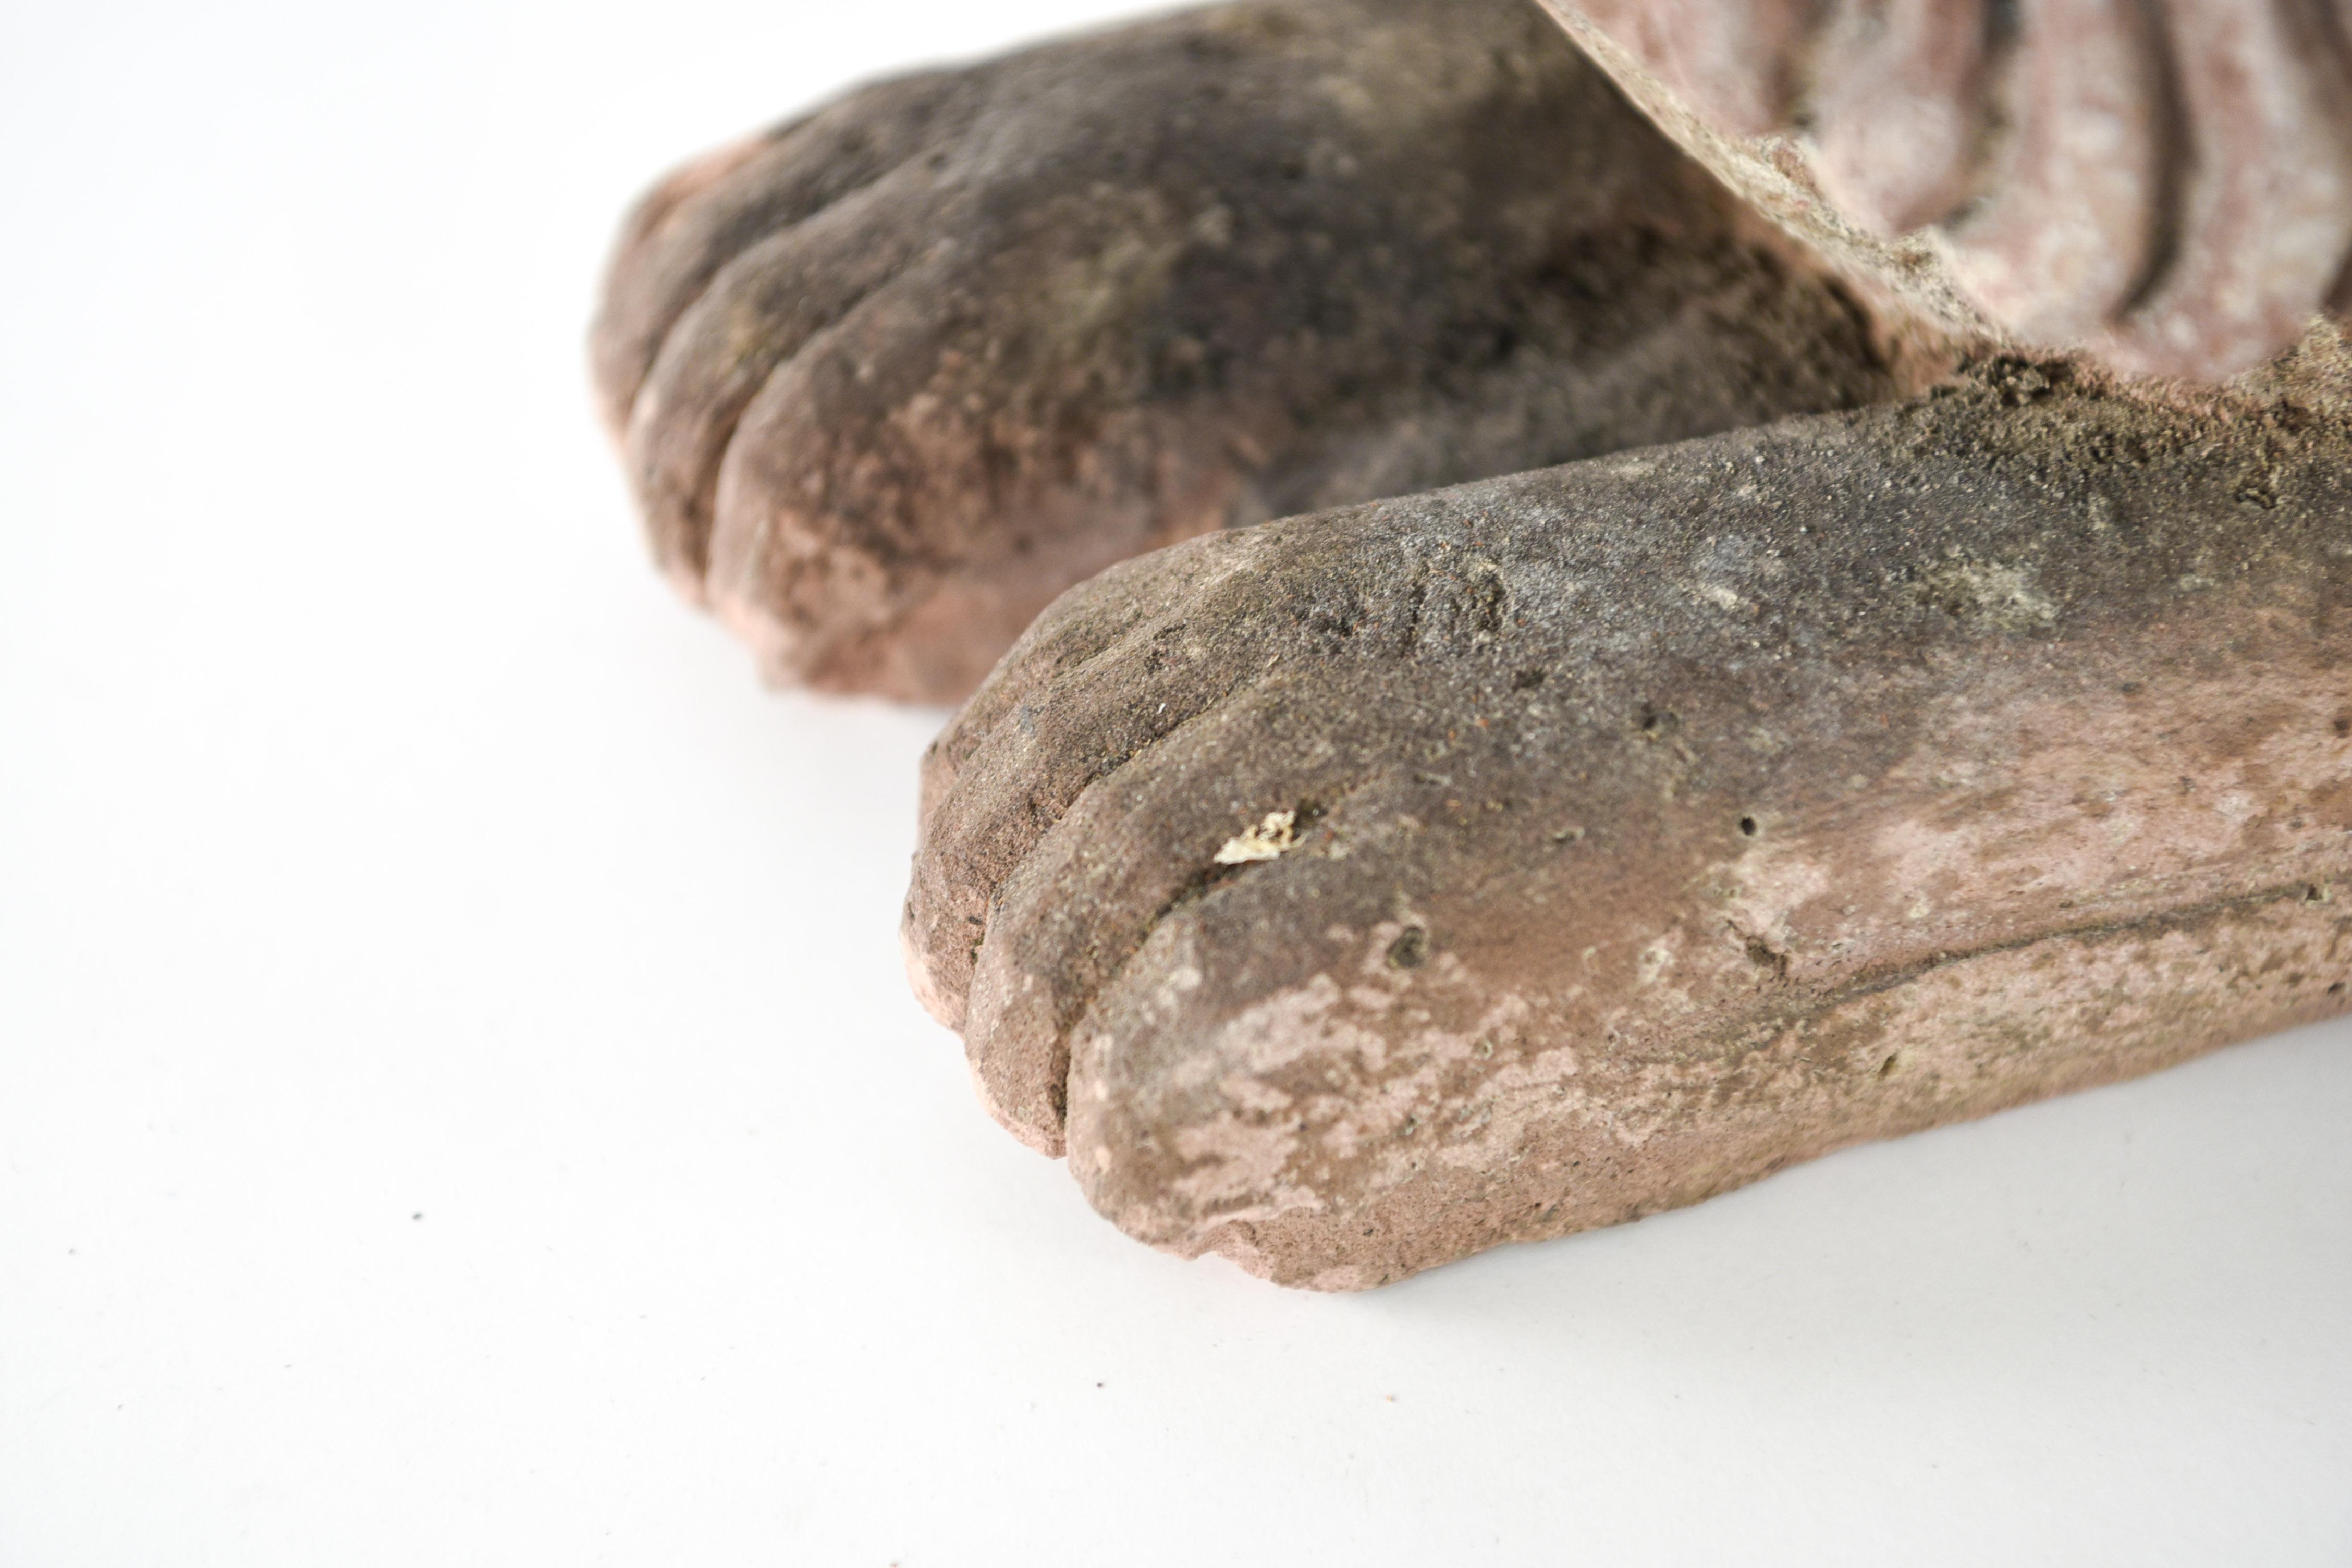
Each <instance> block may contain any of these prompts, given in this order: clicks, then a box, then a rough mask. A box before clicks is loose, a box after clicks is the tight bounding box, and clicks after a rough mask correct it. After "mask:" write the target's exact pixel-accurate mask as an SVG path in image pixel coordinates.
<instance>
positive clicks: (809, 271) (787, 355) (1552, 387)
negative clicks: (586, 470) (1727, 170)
mask: <svg viewBox="0 0 2352 1568" xmlns="http://www.w3.org/2000/svg"><path fill="white" fill-rule="evenodd" d="M1937 352H1938V351H1937V350H1935V349H1934V347H1933V345H1932V343H1930V342H1927V340H1926V339H1924V338H1920V339H1917V341H1914V339H1912V338H1906V337H1903V336H1902V335H1900V334H1894V333H1890V332H1888V331H1885V330H1884V329H1883V328H1882V327H1881V326H1880V324H1879V323H1878V321H1876V320H1875V319H1874V317H1872V316H1871V315H1870V314H1868V313H1866V312H1864V310H1862V309H1861V308H1859V307H1858V306H1857V305H1856V303H1855V302H1854V300H1853V297H1852V295H1851V293H1850V292H1849V291H1848V290H1847V289H1846V288H1845V287H1844V286H1843V284H1840V283H1837V282H1834V281H1832V279H1830V277H1829V275H1828V274H1827V273H1826V271H1825V270H1824V269H1823V268H1821V267H1819V266H1817V265H1815V264H1813V263H1812V262H1811V261H1809V260H1805V259H1801V257H1800V253H1799V251H1798V250H1797V248H1796V247H1794V246H1792V245H1791V244H1790V243H1789V242H1788V241H1787V240H1786V239H1785V238H1784V237H1781V236H1780V235H1779V234H1778V233H1777V231H1775V230H1774V229H1772V227H1771V226H1770V225H1769V224H1767V223H1765V222H1763V221H1762V220H1760V219H1758V218H1756V217H1754V216H1751V215H1750V214H1748V212H1747V210H1746V209H1745V208H1744V207H1742V206H1741V205H1739V204H1738V201H1736V200H1735V199H1734V198H1732V197H1731V196H1730V195H1729V194H1728V193H1727V192H1726V191H1725V189H1724V188H1723V187H1722V186H1721V185H1720V184H1717V182H1716V181H1715V180H1714V179H1713V178H1712V177H1711V176H1709V175H1708V174H1706V173H1705V172H1704V171H1703V170H1702V169H1700V168H1699V166H1698V165H1697V164H1696V163H1694V162H1693V161H1692V160H1690V159H1689V158H1688V157H1687V156H1685V154H1684V153H1681V152H1679V151H1677V150H1676V149H1675V147H1674V146H1673V145H1672V143H1670V142H1668V141H1667V140H1666V139H1665V138H1664V137H1663V136H1662V135H1660V134H1659V133H1658V132H1657V131H1656V130H1655V129H1654V128H1653V127H1652V126H1651V125H1650V124H1649V123H1648V121H1645V120H1643V118H1642V116H1641V115H1640V114H1638V113H1636V112H1635V111H1634V110H1632V109H1631V108H1629V107H1628V106H1627V105H1626V103H1625V102H1624V100H1622V98H1621V97H1620V96H1619V95H1618V94H1617V92H1616V90H1615V89H1613V88H1612V87H1611V86H1610V85H1609V84H1608V82H1607V81H1606V80H1605V79H1603V78H1602V77H1601V75H1600V74H1599V72H1598V71H1596V70H1595V69H1594V68H1592V67H1591V65H1589V64H1588V63H1587V62H1586V61H1585V60H1584V59H1583V58H1582V57H1581V56H1580V55H1579V54H1578V53H1577V51H1576V50H1575V48H1574V47H1572V46H1571V45H1570V43H1569V41H1568V40H1567V39H1566V38H1565V37H1562V36H1561V35H1560V34H1559V30H1558V29H1557V28H1556V27H1555V26H1552V25H1551V23H1550V22H1549V20H1548V19H1547V18H1546V17H1545V16H1543V15H1542V13H1541V12H1540V11H1538V9H1536V8H1535V7H1534V6H1533V5H1531V4H1528V3H1527V0H1253V3H1251V4H1245V5H1226V6H1219V7H1215V8H1213V9H1209V10H1203V11H1197V12H1192V13H1187V14H1183V15H1180V16H1172V17H1170V18H1166V19H1164V20H1160V21H1154V22H1150V23H1145V24H1142V25H1139V26H1129V27H1126V28H1123V29H1119V30H1116V31H1112V32H1108V33H1105V34H1102V35H1099V36H1096V37H1085V38H1078V39H1075V40H1072V41H1068V42H1063V43H1056V44H1051V45H1048V46H1045V47H1040V48H1034V49H1030V50H1027V51H1024V52H1023V53H1020V54H1016V55H1013V56H1011V57H1008V58H1003V59H1001V60H997V61H993V62H991V63H988V64H984V65H982V66H979V67H976V68H971V69H968V70H961V71H950V72H940V73H933V74H929V75H925V76H919V77H914V78H909V79H904V80H899V81H892V82H886V83H882V84H880V85H877V86H873V87H868V88H866V89H863V90H861V91H858V92H855V93H852V94H850V95H849V96H847V97H846V98H845V99H843V100H840V101H839V102H837V103H835V104H833V105H831V106H830V107H827V108H825V109H823V110H819V111H817V112H816V113H814V114H812V115H810V116H808V117H806V118H805V119H803V120H800V121H794V122H793V123H791V124H789V125H785V126H783V127H781V128H780V129H778V130H776V131H775V132H771V133H770V134H768V135H766V136H763V137H761V138H758V139H755V140H754V141H751V142H746V143H744V144H742V145H740V146H739V147H735V148H732V149H730V150H727V151H725V152H723V153H719V154H716V155H714V156H712V157H710V158H709V159H706V160H704V161H703V162H701V163H696V164H694V165H692V166H690V167H688V168H687V169H685V170H683V171H681V172H680V173H678V174H676V175H674V176H672V177H671V178H670V179H669V180H667V182H665V183H664V184H662V185H661V186H660V187H659V188H657V189H656V191H655V192H654V193H653V194H652V195H650V196H648V197H647V198H646V201H645V203H644V204H643V205H642V206H641V207H640V209H639V210H638V212H637V214H636V215H635V217H633V218H632V219H631V221H630V222H629V224H628V225H627V226H626V228H625V232H624V234H623V236H622V239H621V243H620V246H619V247H618V249H617V251H616V253H615V256H614V262H613V266H612V268H611V272H610V276H609V279H608V282H607V285H606V291H605V297H604V305H603V309H602V312H601V316H600V319H599V321H598V324H597V327H596V330H595V337H594V359H595V366H596V374H597V379H598V384H599V387H600V393H601V397H602V400H603V405H604V412H605V416H606V418H607V420H608V422H609V423H610V425H611V426H612V428H613V430H614V433H615V435H616V436H617V437H618V438H619V439H620V441H621V443H622V446H623V448H624V451H625V461H626V464H627V468H628V470H629V474H630V477H631V479H632V482H633V483H634V485H635V489H636V491H637V495H638V498H639V500H640V501H641V503H642V506H643V508H644V510H645V513H646V520H647V524H648V528H649V531H650V533H651V536H652V540H653V542H654V546H655V550H656V555H657V556H658V558H659V560H660V562H661V563H662V564H663V566H664V568H665V570H666V571H667V573H668V574H670V576H671V577H672V578H673V580H675V581H676V582H677V584H679V585H680V587H681V588H683V589H684V590H685V591H686V592H687V593H688V595H690V596H691V597H693V598H695V599H696V600H698V601H699V602H702V603H705V604H708V605H710V606H711V607H713V608H715V609H716V610H717V611H718V612H719V614H720V615H721V616H724V617H725V618H726V620H727V621H728V622H729V623H730V625H731V626H734V627H735V628H736V629H737V630H739V631H740V632H741V633H742V634H743V635H744V636H745V637H747V638H748V639H749V640H750V641H751V643H752V644H753V645H754V647H756V649H757V650H758V652H759V654H760V657H761V662H762V665H763V667H764V668H765V669H766V670H767V672H768V673H769V675H770V676H772V678H774V679H779V680H787V681H797V682H805V683H808V684H812V685H814V686H818V687H821V688H825V689H835V690H851V691H875V692H881V693H885V694H888V695H892V696H898V697H905V698H917V699H922V700H934V701H944V700H953V699H956V698H960V697H961V696H962V695H964V694H965V693H966V692H967V691H968V690H969V689H971V686H972V685H973V684H974V683H975V682H976V681H977V680H978V679H980V677H981V676H982V674H983V673H984V672H985V671H986V670H987V668H988V667H989V666H990V665H991V664H992V662H993V661H994V660H995V658H997V656H998V655H999V654H1001V653H1002V652H1003V650H1004V648H1005V647H1007V646H1008V645H1010V644H1011V642H1012V641H1013V637H1016V636H1017V635H1018V634H1019V633H1020V631H1021V629H1022V628H1023V627H1024V626H1026V625H1027V623H1028V621H1029V619H1030V618H1031V617H1032V616H1034V614H1035V613H1036V612H1037V611H1038V610H1039V609H1040V608H1042V607H1043V606H1044V605H1045V603H1046V602H1047V601H1048V600H1050V599H1051V598H1052V597H1053V596H1054V595H1055V594H1057V593H1059V592H1060V591H1061V590H1062V589H1063V588H1065V587H1067V586H1069V585H1070V584H1073V583H1076V582H1078V581H1079V580H1081V579H1083V578H1085V577H1086V576H1087V575H1088V574H1091V573H1093V572H1096V571H1097V570H1099V569H1101V568H1102V567H1104V566H1107V565H1108V564H1110V563H1113V562H1115V561H1118V560H1120V559H1123V558H1125V557H1127V556H1129V555H1131V554H1134V553H1136V552H1139V551H1141V550H1145V549H1149V548H1152V547H1155V546H1157V545H1160V544H1164V543H1167V542H1171V541H1174V540H1176V539H1180V538H1183V537H1186V536H1188V535H1192V534H1196V533H1201V532H1203V531H1213V530H1216V529H1219V528H1223V527H1227V526H1231V525H1234V524H1242V523H1250V522H1256V521H1264V520H1265V519H1267V518H1271V517H1276V516H1280V515H1283V514H1286V513H1289V512H1294V511H1301V510H1314V509H1317V508H1322V507H1328V506H1333V505H1338V504H1342V503H1345V502H1349V501H1355V500H1366V499H1370V498H1372V497H1377V496H1382V495H1390V494H1396V493H1401V492H1404V491H1409V490H1414V489H1425V488H1428V487H1430V486H1433V485H1442V484H1448V483H1453V482H1455V481H1458V480H1462V479H1474V478H1480V477H1484V476H1486V475H1492V474H1499V473H1508V472H1513V471H1516V470H1518V469H1522V468H1532V467H1537V466H1539V465H1542V464H1547V463H1556V462H1561V461H1565V460H1568V459H1570V458H1580V457H1586V456H1591V455H1594V454H1597V453H1601V452H1607V451H1612V450H1617V449H1620V448H1623V447H1640V446H1646V445H1650V444H1652V443H1654V442H1658V441H1665V440H1675V439H1680V438H1682V437H1690V436H1696V435H1702V434H1706V433H1708V432H1712V431H1717V430H1722V429H1727V428H1732V427H1736V426H1742V425H1750V424H1757V423H1760V422H1763V421H1766V420H1769V419H1772V418H1777V417H1780V416H1783V415H1786V414H1790V413H1800V412H1810V411H1815V410H1822V409H1831V408H1840V407H1852V406H1857V405H1863V404H1866V403H1871V402H1875V401H1881V400H1884V399H1887V398H1891V397H1895V396H1898V395H1903V394H1905V393H1906V392H1908V391H1911V390H1914V389H1916V387H1917V386H1919V385H1920V384H1923V383H1924V381H1925V380H1926V379H1927V377H1929V376H1931V375H1932V374H1937V373H1938V372H1939V371H1940V370H1942V369H1943V368H1944V367H1945V366H1946V365H1947V364H1948V357H1945V358H1938V357H1937Z"/></svg>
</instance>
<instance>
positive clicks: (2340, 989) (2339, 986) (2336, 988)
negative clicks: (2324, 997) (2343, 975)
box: [2327, 980, 2344, 996]
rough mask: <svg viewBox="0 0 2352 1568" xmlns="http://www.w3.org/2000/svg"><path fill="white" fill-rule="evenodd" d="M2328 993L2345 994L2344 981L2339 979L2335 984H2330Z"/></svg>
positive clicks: (2334, 994) (2332, 994) (2331, 994)
mask: <svg viewBox="0 0 2352 1568" xmlns="http://www.w3.org/2000/svg"><path fill="white" fill-rule="evenodd" d="M2327 994H2329V995H2330V996H2341V995H2343V994H2344V982H2342V981H2341V980H2339V981H2337V982H2336V984H2333V985H2331V986H2329V987H2328V988H2327Z"/></svg>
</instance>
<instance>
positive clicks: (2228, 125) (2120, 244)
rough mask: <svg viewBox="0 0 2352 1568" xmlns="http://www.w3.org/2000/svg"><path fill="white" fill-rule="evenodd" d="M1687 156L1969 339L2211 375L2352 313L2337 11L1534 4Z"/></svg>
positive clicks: (2240, 5)
mask: <svg viewBox="0 0 2352 1568" xmlns="http://www.w3.org/2000/svg"><path fill="white" fill-rule="evenodd" d="M1543 4H1544V5H1546V6H1547V7H1548V8H1549V10H1551V11H1552V13H1553V14H1554V15H1556V16H1558V17H1559V19H1560V21H1561V23H1562V25H1563V26H1566V27H1567V28H1568V30H1569V32H1570V34H1571V36H1573V37H1575V38H1576V39H1577V41H1578V43H1579V45H1580V47H1583V48H1584V49H1585V50H1586V51H1587V52H1588V53H1589V54H1590V55H1591V57H1592V58H1593V59H1594V60H1595V61H1596V62H1598V63H1599V64H1600V65H1601V67H1602V68H1604V69H1606V70H1607V71H1608V72H1609V74H1610V75H1611V76H1612V78H1613V79H1615V80H1616V81H1617V83H1618V84H1619V85H1620V86H1621V87H1622V88H1623V89H1625V90H1626V92H1627V93H1628V95H1629V96H1631V97H1632V98H1633V100H1634V101H1636V102H1637V103H1640V104H1641V105H1642V106H1643V109H1644V110H1646V111H1648V112H1649V113H1650V115H1651V116H1652V117H1653V118H1654V120H1655V121H1657V123H1658V124H1659V125H1661V126H1662V127H1664V129H1665V130H1666V131H1667V132H1668V133H1669V134H1671V135H1673V136H1674V137H1675V140H1676V142H1679V143H1680V144H1681V145H1682V146H1683V147H1685V149H1686V150H1688V151H1689V152H1690V153H1693V154H1694V155H1695V156H1696V157H1697V158H1698V159H1699V160H1700V161H1701V162H1703V163H1706V164H1707V166H1708V167H1709V168H1711V169H1713V170H1714V171H1715V172H1716V173H1717V174H1718V175H1720V176H1721V177H1722V178H1723V179H1724V180H1725V181H1726V182H1727V184H1730V185H1731V186H1732V187H1733V188H1734V189H1736V190H1738V191H1739V192H1740V193H1741V195H1743V196H1745V197H1746V198H1748V200H1749V201H1750V202H1752V203H1753V204H1754V205H1755V206H1756V208H1757V210H1759V212H1764V213H1768V214H1769V215H1770V216H1773V217H1774V218H1775V219H1776V220H1778V221H1779V222H1780V223H1781V224H1782V225H1783V226H1785V227H1787V228H1788V229H1789V231H1790V233H1792V234H1796V235H1799V236H1801V237H1803V238H1804V240H1805V242H1806V243H1807V244H1808V245H1809V246H1811V247H1813V248H1814V249H1815V250H1816V251H1817V252H1818V253H1819V254H1821V255H1822V256H1824V257H1826V258H1831V259H1832V260H1833V261H1834V262H1836V263H1837V264H1838V265H1840V266H1841V267H1843V268H1844V269H1845V270H1846V271H1847V272H1848V273H1849V274H1850V275H1852V276H1853V277H1855V278H1857V279H1867V280H1869V281H1870V282H1872V283H1874V284H1875V285H1876V286H1877V287H1878V288H1879V289H1883V290H1884V291H1885V294H1887V295H1889V296H1891V297H1893V298H1894V299H1895V300H1900V301H1901V302H1902V303H1903V305H1904V307H1905V308H1906V309H1908V310H1916V311H1920V312H1922V313H1924V314H1926V315H1927V316H1929V317H1932V318H1934V319H1937V320H1940V321H1945V322H1947V323H1948V324H1952V325H1954V326H1956V327H1957V328H1958V329H1960V330H1963V331H1990V332H1992V333H1994V334H1997V335H2000V336H2005V337H2007V338H2009V339H2011V341H2013V342H2018V343H2022V344H2028V345H2033V346H2038V347H2041V348H2044V349H2075V350H2083V351H2087V352H2089V353H2094V354H2095V355H2096V356H2098V357H2099V358H2100V359H2101V360H2103V361H2104V362H2105V363H2108V364H2111V365H2114V366H2116V367H2118V368H2120V369H2123V370H2125V371H2127V372H2131V373H2134V374H2144V375H2164V376H2183V377H2189V378H2195V379H2200V380H2205V381H2220V380H2222V379H2224V378H2226V377H2228V376H2231V375H2233V374H2238V373H2240V372H2242V371H2245V370H2249V369H2251V368H2252V367H2254V366H2256V365H2259V364H2261V363H2263V362H2265V361H2267V360H2269V359H2270V358H2272V357H2273V355H2275V354H2277V353H2281V352H2282V351H2284V350H2285V349H2286V348H2287V347H2288V346H2289V345H2290V344H2292V343H2294V342H2295V341H2296V339H2297V338H2298V337H2299V336H2300V335H2301V334H2302V332H2303V331H2304V329H2305V324H2306V323H2307V322H2308V321H2309V320H2310V318H2311V316H2312V315H2313V314H2314V313H2315V311H2317V310H2320V309H2321V308H2322V307H2323V306H2334V307H2339V308H2340V307H2342V306H2344V305H2346V304H2347V302H2352V295H2347V288H2352V279H2347V273H2346V263H2347V256H2352V20H2347V18H2352V7H2347V5H2343V4H2341V3H2340V0H1543Z"/></svg>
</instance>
